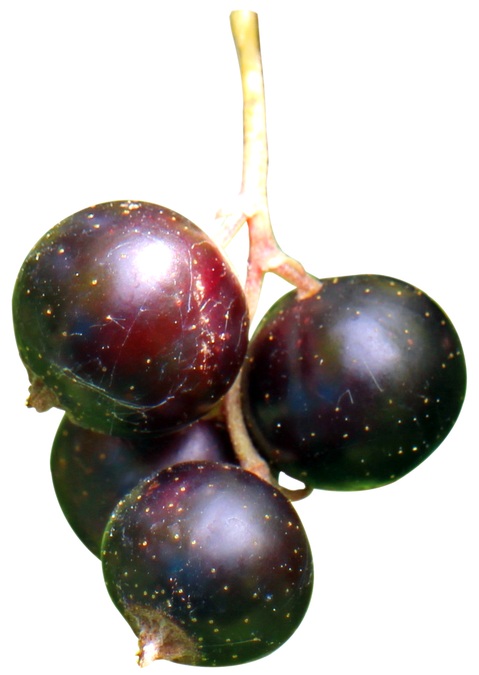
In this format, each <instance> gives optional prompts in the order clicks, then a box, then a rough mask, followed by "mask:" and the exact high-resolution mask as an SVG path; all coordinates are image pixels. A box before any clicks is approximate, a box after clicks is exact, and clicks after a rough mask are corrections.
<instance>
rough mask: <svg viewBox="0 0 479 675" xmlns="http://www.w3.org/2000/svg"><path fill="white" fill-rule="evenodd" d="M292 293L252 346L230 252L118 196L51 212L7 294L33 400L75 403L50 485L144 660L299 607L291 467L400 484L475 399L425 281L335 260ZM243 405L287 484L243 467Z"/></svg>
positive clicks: (247, 641) (305, 581)
mask: <svg viewBox="0 0 479 675" xmlns="http://www.w3.org/2000/svg"><path fill="white" fill-rule="evenodd" d="M321 283H322V287H321V290H320V291H319V292H318V293H316V294H314V295H312V296H310V297H309V298H305V299H299V298H298V296H297V294H296V293H295V292H294V291H293V292H291V293H289V294H287V295H285V296H284V297H283V298H281V299H280V300H279V301H278V302H277V303H276V304H275V305H274V306H273V307H272V308H271V309H270V310H269V311H268V312H267V314H266V315H265V317H264V318H263V320H262V321H261V322H260V324H259V326H258V328H257V330H256V332H255V334H254V336H253V337H252V339H251V340H250V341H249V343H248V319H247V307H246V301H245V296H244V293H243V289H242V287H241V285H240V283H239V282H238V280H237V278H236V276H235V274H234V272H233V271H232V269H231V267H230V266H229V264H228V262H227V260H226V259H225V258H224V256H223V255H222V253H221V251H220V249H219V248H218V247H217V246H216V245H215V244H214V243H213V241H212V240H211V239H209V238H208V237H207V236H206V234H204V233H203V232H202V231H201V230H199V228H197V227H196V226H194V225H193V224H192V223H191V222H189V221H188V220H186V219H185V218H183V217H182V216H180V215H179V214H177V213H174V212H172V211H169V210H168V209H166V208H162V207H158V206H154V205H152V204H144V203H139V202H124V203H123V202H122V203H120V202H113V203H108V204H101V205H99V206H96V207H94V208H91V209H86V210H84V211H81V212H80V213H77V214H75V215H73V216H71V217H70V218H67V219H66V220H64V221H62V222H61V223H60V224H59V225H57V226H56V227H55V228H53V229H52V230H50V232H48V233H47V234H46V235H45V236H44V237H43V238H42V239H41V240H40V241H39V242H38V243H37V245H36V246H35V247H34V249H33V250H32V251H31V252H30V254H29V255H28V256H27V258H26V260H25V262H24V265H23V266H22V269H21V271H20V274H19V276H18V279H17V283H16V286H15V291H14V297H13V314H14V327H15V334H16V339H17V344H18V348H19V352H20V356H21V358H22V360H23V362H24V364H25V366H26V368H27V370H28V373H29V377H30V380H31V395H30V399H29V405H31V406H34V407H36V408H37V409H38V410H45V409H47V408H48V407H49V406H51V405H56V406H58V407H61V408H62V409H64V410H65V411H66V413H65V417H64V419H63V420H62V422H61V424H60V427H59V429H58V433H57V435H56V438H55V440H54V443H53V449H52V455H51V469H52V476H53V482H54V487H55V491H56V494H57V496H58V500H59V503H60V505H61V507H62V509H63V512H64V514H65V516H66V518H67V519H68V521H69V523H70V525H71V526H72V528H73V529H74V531H75V532H76V534H77V535H78V536H79V538H80V539H81V540H82V541H83V543H84V544H85V545H86V546H87V547H88V548H89V549H90V550H91V551H92V552H93V553H94V554H95V555H96V556H98V557H99V558H100V559H101V561H102V565H103V573H104V578H105V582H106V585H107V588H108V591H109V593H110V596H111V598H112V600H113V602H114V603H115V605H116V606H117V608H118V609H119V610H120V612H121V613H122V614H123V616H124V617H125V619H126V620H127V621H128V623H129V624H130V625H131V627H132V629H133V630H134V632H135V633H136V635H137V636H138V639H139V645H140V652H139V663H140V665H146V664H148V663H150V662H151V661H153V660H155V659H158V658H164V659H170V660H173V661H177V662H180V663H188V664H194V665H206V666H224V665H231V664H236V663H244V662H248V661H251V660H253V659H257V658H260V657H262V656H265V655H267V654H269V653H270V652H272V651H273V650H275V649H276V648H278V647H279V646H280V645H281V644H283V643H284V642H285V641H286V640H287V639H288V638H289V637H290V636H291V634H292V633H293V632H294V630H295V629H296V628H297V627H298V626H299V624H300V623H301V620H302V619H303V617H304V615H305V612H306V610H307V607H308V604H309V601H310V598H311V593H312V587H313V564H312V555H311V550H310V547H309V544H308V539H307V536H306V533H305V531H304V528H303V526H302V524H301V522H300V520H299V518H298V515H297V514H296V512H295V510H294V508H293V506H292V505H291V503H290V500H289V499H288V498H287V497H286V496H285V495H284V494H283V493H282V491H281V488H280V487H279V486H278V484H277V483H276V481H275V478H276V477H277V476H278V474H279V472H280V471H283V472H284V473H286V474H288V475H290V476H293V477H295V478H297V479H299V480H301V481H303V482H304V483H305V485H306V486H307V487H309V488H313V489H314V488H323V489H330V490H361V489H368V488H374V487H377V486H380V485H385V484H387V483H390V482H392V481H394V480H397V479H398V478H400V477H401V476H404V475H405V474H406V473H407V472H409V471H410V470H411V469H413V468H414V467H416V466H417V465H418V464H419V463H420V462H421V461H423V460H424V459H425V458H426V457H427V456H428V455H429V454H430V453H431V452H432V451H433V450H434V449H435V448H436V447H437V446H438V445H439V444H440V443H441V441H442V440H443V439H444V438H445V436H446V435H447V433H448V432H449V431H450V429H451V428H452V426H453V424H454V422H455V420H456V419H457V416H458V415H459V412H460V409H461V405H462V402H463V400H464V394H465V388H466V369H465V362H464V357H463V354H462V350H461V344H460V341H459V338H458V336H457V333H456V331H455V330H454V327H453V326H452V324H451V322H450V321H449V319H448V317H447V316H446V314H445V313H444V312H443V311H442V310H441V309H440V307H438V305H437V304H436V303H435V302H434V301H433V300H431V298H429V297H428V296H427V295H426V294H425V293H422V292H421V291H419V290H417V289H416V288H413V287H412V286H410V285H408V284H406V283H404V282H401V281H398V280H395V279H390V278H387V277H381V276H373V275H359V276H354V277H344V278H339V279H326V280H323V281H322V282H321ZM242 364H244V365H243V368H242V370H241V388H242V407H243V412H244V417H245V420H246V424H247V426H248V428H249V431H250V433H251V436H252V439H253V441H254V444H255V446H256V448H257V449H258V450H259V452H260V453H261V454H262V455H263V457H264V459H265V460H266V461H267V463H268V465H269V467H270V469H271V472H272V479H271V482H267V481H265V480H263V479H262V478H260V477H258V476H256V475H254V473H252V472H250V471H247V470H245V469H244V468H242V467H241V466H240V464H241V461H240V457H238V455H237V453H236V452H235V450H234V448H233V446H232V443H231V440H230V436H229V433H228V430H227V428H226V426H225V422H224V410H223V406H222V400H223V398H224V395H225V394H226V392H227V391H228V389H229V388H230V386H231V384H232V382H233V381H234V380H235V378H236V377H237V375H238V373H239V372H240V368H241V366H242Z"/></svg>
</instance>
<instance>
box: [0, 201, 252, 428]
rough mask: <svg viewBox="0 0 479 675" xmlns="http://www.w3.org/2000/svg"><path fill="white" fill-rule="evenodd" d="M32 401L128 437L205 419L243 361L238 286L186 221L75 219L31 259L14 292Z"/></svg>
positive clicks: (147, 207) (112, 216) (105, 215)
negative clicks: (52, 406) (53, 406)
mask: <svg viewBox="0 0 479 675" xmlns="http://www.w3.org/2000/svg"><path fill="white" fill-rule="evenodd" d="M13 318H14V327H15V335H16V340H17V344H18V349H19V352H20V356H21V358H22V360H23V362H24V364H25V366H26V368H27V370H28V373H29V376H30V379H31V382H32V388H31V396H30V405H33V406H35V407H36V408H37V409H39V410H44V409H47V408H48V407H51V405H57V406H58V407H60V408H63V409H64V410H65V411H66V412H67V413H68V414H69V415H70V417H72V419H73V420H74V421H76V422H77V423H78V424H81V425H82V426H85V427H87V428H91V429H94V430H96V431H100V432H104V433H110V434H114V435H118V436H134V435H137V434H142V433H152V432H153V433H158V434H161V433H166V432H169V431H172V430H175V429H176V428H179V427H182V426H186V425H187V424H189V423H191V422H193V421H194V420H196V419H199V418H200V417H202V416H203V415H205V414H206V413H207V412H208V411H209V410H210V409H211V408H212V407H213V406H214V404H215V403H216V402H217V401H218V400H219V399H220V398H221V397H222V396H223V395H224V394H225V393H226V391H227V390H228V389H229V387H230V385H231V383H232V382H233V380H234V379H235V377H236V375H237V373H238V370H239V368H240V366H241V364H242V362H243V358H244V355H245V351H246V347H247V339H248V319H247V309H246V301H245V297H244V293H243V290H242V287H241V284H240V282H239V280H238V279H237V277H236V275H235V274H234V273H233V271H232V270H231V267H230V265H229V263H228V262H227V260H226V258H225V257H224V256H223V254H222V253H221V252H220V250H219V249H218V247H217V246H216V245H215V244H214V242H213V241H212V240H211V239H210V238H209V237H208V236H207V235H206V234H205V233H204V232H202V230H200V229H199V228H198V227H196V226H195V225H194V224H193V223H191V222H190V221H189V220H187V219H186V218H184V217H183V216H181V215H179V214H178V213H175V212H174V211H170V210H169V209H166V208H164V207H161V206H156V205H154V204H149V203H145V202H131V201H127V202H110V203H106V204H100V205H97V206H94V207H92V208H88V209H84V210H83V211H80V212H79V213H75V214H74V215H72V216H70V217H69V218H67V219H66V220H64V221H62V222H61V223H60V224H59V225H57V226H56V227H54V228H53V229H52V230H50V231H49V232H48V233H47V234H46V235H45V236H44V237H43V238H42V239H41V240H40V241H39V242H38V243H37V245H36V246H35V247H34V248H33V250H32V251H31V252H30V254H29V255H28V256H27V258H26V260H25V262H24V264H23V266H22V269H21V270H20V273H19V276H18V279H17V283H16V286H15V290H14V295H13Z"/></svg>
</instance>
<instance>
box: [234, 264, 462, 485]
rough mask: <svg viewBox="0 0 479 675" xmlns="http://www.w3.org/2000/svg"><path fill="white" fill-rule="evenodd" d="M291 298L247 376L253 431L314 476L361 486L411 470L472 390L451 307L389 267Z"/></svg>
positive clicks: (256, 349)
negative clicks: (307, 295) (468, 388)
mask: <svg viewBox="0 0 479 675" xmlns="http://www.w3.org/2000/svg"><path fill="white" fill-rule="evenodd" d="M323 284H324V285H323V287H322V289H321V291H320V292H319V294H318V295H316V296H313V297H311V298H309V299H306V300H302V301H297V300H296V298H295V293H294V292H292V293H288V294H287V295H285V296H284V297H283V298H281V299H280V300H279V301H278V302H277V303H276V304H275V305H274V306H273V307H272V308H271V309H270V310H269V311H268V312H267V314H266V315H265V317H264V318H263V319H262V321H261V323H260V324H259V326H258V328H257V330H256V332H255V335H254V336H253V338H252V340H251V343H250V347H249V352H248V357H247V361H246V363H245V369H244V374H243V380H242V392H243V407H244V413H245V417H246V419H247V424H248V426H249V429H250V432H251V434H252V437H253V439H254V441H255V443H256V445H257V447H258V449H259V450H260V452H261V453H262V454H264V456H265V457H267V458H268V460H269V461H270V462H271V463H272V465H273V466H274V467H275V468H276V470H277V471H278V472H279V471H283V472H285V473H286V474H288V475H291V476H293V477H295V478H297V479H299V480H302V481H304V482H305V483H306V484H307V485H309V486H311V487H315V488H323V489H329V490H362V489H368V488H374V487H379V486H382V485H385V484H388V483H391V482H393V481H395V480H397V479H398V478H401V477H402V476H404V475H405V474H407V473H408V472H409V471H411V470H412V469H414V468H415V467H416V466H418V464H420V463H421V462H422V461H423V460H424V459H425V458H426V457H428V456H429V455H430V454H431V453H432V452H433V451H434V450H435V449H436V448H437V447H438V445H439V444H440V443H441V442H442V441H443V440H444V438H445V437H446V435H447V434H448V433H449V431H450V430H451V428H452V426H453V425H454V423H455V421H456V419H457V417H458V415H459V412H460V410H461V406H462V403H463V400H464V396H465V391H466V365H465V361H464V356H463V353H462V348H461V343H460V341H459V337H458V335H457V333H456V331H455V329H454V326H453V325H452V323H451V322H450V320H449V318H448V317H447V316H446V314H444V312H443V310H442V309H441V308H440V307H439V306H438V305H437V304H436V303H435V302H434V301H433V300H432V299H431V298H430V297H428V296H427V295H426V294H425V293H423V292H422V291H420V290H418V289H417V288H414V287H413V286H411V285H409V284H407V283H405V282H403V281H399V280H397V279H392V278H389V277H384V276H376V275H357V276H350V277H342V278H338V279H326V280H324V281H323Z"/></svg>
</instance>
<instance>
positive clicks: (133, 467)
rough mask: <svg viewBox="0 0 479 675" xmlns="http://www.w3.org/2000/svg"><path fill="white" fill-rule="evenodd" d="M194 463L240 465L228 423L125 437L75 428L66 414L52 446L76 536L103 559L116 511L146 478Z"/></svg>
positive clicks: (59, 491)
mask: <svg viewBox="0 0 479 675" xmlns="http://www.w3.org/2000/svg"><path fill="white" fill-rule="evenodd" d="M191 460H209V461H215V462H231V463H235V457H234V452H233V448H232V446H231V442H230V438H229V435H228V432H227V430H226V428H225V426H224V425H223V424H221V423H220V422H216V421H214V420H199V421H198V422H194V423H193V424H192V425H191V426H189V427H187V428H186V429H182V430H181V431H176V432H174V433H172V434H169V435H168V436H161V437H153V438H152V437H148V436H142V437H140V438H134V439H129V438H121V437H118V436H108V435H107V434H100V433H98V432H96V431H91V430H90V429H85V428H84V427H80V426H78V425H76V424H73V422H71V421H70V420H69V418H68V416H67V415H65V416H64V417H63V419H62V421H61V423H60V426H59V428H58V431H57V434H56V436H55V440H54V443H53V447H52V453H51V459H50V466H51V472H52V478H53V485H54V488H55V492H56V495H57V498H58V501H59V503H60V506H61V507H62V511H63V513H64V514H65V517H66V519H67V520H68V522H69V523H70V525H71V527H72V529H73V530H74V532H75V533H76V534H77V535H78V537H79V538H80V539H81V541H82V542H83V543H84V544H85V546H87V547H88V548H89V549H90V551H91V552H92V553H94V554H95V555H96V556H98V557H100V552H101V539H102V536H103V531H104V529H105V526H106V524H107V522H108V519H109V517H110V514H111V512H112V511H113V509H114V508H115V506H116V505H117V504H118V502H119V501H120V499H122V497H124V496H125V495H126V494H127V493H129V492H130V491H131V490H132V489H133V488H134V487H135V486H136V485H137V483H139V482H140V480H144V479H145V478H148V477H149V476H151V475H152V474H156V473H158V472H159V471H161V469H165V468H166V467H168V466H170V465H172V464H175V463H177V462H185V461H191Z"/></svg>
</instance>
